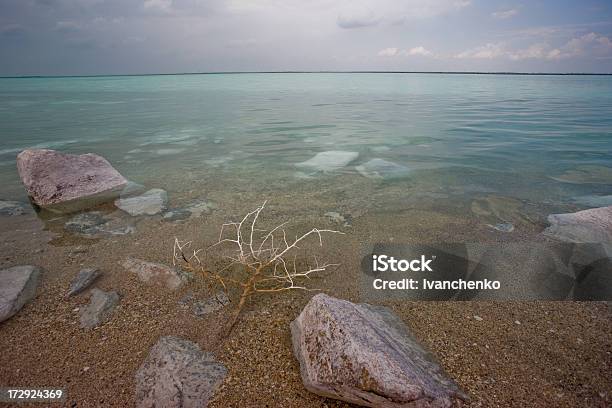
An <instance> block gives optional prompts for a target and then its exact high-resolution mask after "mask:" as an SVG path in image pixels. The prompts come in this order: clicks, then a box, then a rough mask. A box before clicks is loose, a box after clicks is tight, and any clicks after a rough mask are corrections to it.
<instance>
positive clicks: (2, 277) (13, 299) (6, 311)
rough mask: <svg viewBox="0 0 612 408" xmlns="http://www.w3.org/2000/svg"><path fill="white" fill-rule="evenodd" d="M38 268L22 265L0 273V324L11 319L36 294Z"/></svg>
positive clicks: (39, 269)
mask: <svg viewBox="0 0 612 408" xmlns="http://www.w3.org/2000/svg"><path fill="white" fill-rule="evenodd" d="M41 271H42V269H41V268H39V267H38V266H32V265H22V266H13V267H12V268H8V269H2V270H1V271H0V322H3V321H4V320H6V319H8V318H10V317H12V316H13V315H15V313H17V312H18V311H19V310H20V309H21V308H22V307H23V305H25V304H26V302H28V301H29V300H30V299H32V298H33V297H34V295H35V294H36V286H37V285H38V276H39V275H40V272H41Z"/></svg>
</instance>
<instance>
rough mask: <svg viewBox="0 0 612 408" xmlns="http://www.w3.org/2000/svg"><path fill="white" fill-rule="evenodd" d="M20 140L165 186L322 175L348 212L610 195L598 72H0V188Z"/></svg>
mask: <svg viewBox="0 0 612 408" xmlns="http://www.w3.org/2000/svg"><path fill="white" fill-rule="evenodd" d="M32 147H37V148H50V149H57V150H60V151H64V152H70V153H85V152H95V153H98V154H100V155H102V156H104V157H106V158H107V159H108V160H109V161H110V162H111V163H112V164H113V165H114V166H115V167H116V168H118V169H119V170H120V171H121V172H122V173H123V174H124V175H125V176H126V177H127V178H129V179H132V180H135V181H137V182H140V183H144V184H146V185H147V186H151V187H157V186H159V187H162V188H166V189H167V190H168V191H169V193H170V196H171V200H172V197H173V195H174V197H180V196H181V194H183V195H185V194H188V192H189V191H192V190H194V189H199V190H200V191H203V192H204V193H206V194H212V195H214V194H215V192H221V191H224V192H225V193H226V194H227V197H233V198H234V199H235V198H236V197H237V196H232V195H231V192H240V193H248V194H249V197H251V198H252V199H254V200H255V199H258V198H259V197H260V196H261V198H262V199H263V198H268V199H270V198H273V197H274V196H275V195H282V196H284V197H287V196H291V194H293V193H294V192H295V193H296V194H298V192H299V191H311V190H316V186H317V185H318V184H319V183H325V185H326V186H327V187H326V188H327V189H328V190H327V191H328V192H329V194H328V195H327V196H326V197H327V198H328V199H330V200H331V201H329V202H328V203H327V205H328V208H325V209H324V210H326V211H330V210H334V208H333V207H334V205H333V203H334V202H336V203H337V207H342V209H344V211H345V212H350V213H353V214H358V213H363V212H366V211H368V210H376V211H379V212H387V213H390V214H393V213H394V212H401V211H404V210H407V209H410V208H415V206H416V207H419V206H422V207H428V208H433V207H435V208H436V211H438V212H441V213H450V214H454V216H459V217H460V216H462V215H465V216H466V217H467V216H468V215H469V216H473V217H477V218H478V217H481V218H482V222H483V223H487V224H491V225H495V224H497V223H512V224H515V225H520V224H521V223H522V222H523V223H525V224H528V223H532V224H537V223H539V222H542V219H545V216H546V214H547V213H550V212H551V211H563V210H572V209H580V208H586V207H589V206H594V205H595V204H594V203H596V204H597V203H606V202H607V201H606V200H608V201H610V200H609V199H610V197H607V198H606V197H605V196H606V195H611V194H612V77H611V76H555V75H550V76H548V75H478V74H465V75H464V74H381V73H283V74H272V73H270V74H267V73H262V74H202V75H161V76H109V77H71V78H3V79H0V183H1V184H2V193H1V196H0V198H1V199H11V200H25V199H26V197H25V194H24V190H23V187H22V186H21V183H20V181H19V178H18V175H17V171H16V168H15V157H16V155H17V153H18V152H19V151H21V150H22V149H25V148H32ZM327 151H332V152H337V151H342V152H353V153H354V154H353V155H352V156H351V158H352V160H350V161H349V162H348V163H340V164H339V165H337V166H335V167H333V168H317V167H316V166H315V167H308V166H306V167H304V166H299V165H298V166H296V163H302V162H306V161H308V160H309V159H311V158H313V157H314V156H315V155H316V154H317V153H321V152H327ZM334 154H335V153H332V154H331V155H332V156H333V157H336V156H334ZM374 159H379V160H374ZM334 183H335V184H334ZM303 199H304V197H303V196H301V198H300V200H303ZM611 204H612V202H611V203H610V204H608V205H611ZM296 205H298V206H299V203H297V204H296ZM246 207H248V205H247V204H245V208H246ZM322 211H323V210H322ZM502 229H503V228H502Z"/></svg>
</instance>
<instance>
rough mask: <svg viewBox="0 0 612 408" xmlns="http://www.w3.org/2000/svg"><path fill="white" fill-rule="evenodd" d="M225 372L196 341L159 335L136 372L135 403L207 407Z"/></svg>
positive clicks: (141, 405)
mask: <svg viewBox="0 0 612 408" xmlns="http://www.w3.org/2000/svg"><path fill="white" fill-rule="evenodd" d="M226 375H227V369H226V368H225V367H224V366H223V364H221V363H219V362H217V361H216V360H215V357H214V355H213V354H212V353H205V352H202V351H201V350H200V347H198V345H197V344H195V343H192V342H190V341H188V340H184V339H181V338H178V337H172V336H166V337H162V338H160V339H159V341H158V342H157V343H156V344H155V345H154V346H153V348H151V351H150V352H149V355H148V357H147V359H146V360H145V361H144V362H143V363H142V365H141V366H140V368H139V369H138V371H137V372H136V406H137V407H138V408H153V407H164V408H179V407H180V408H196V407H197V408H201V407H206V406H207V405H208V401H209V400H210V398H211V397H212V396H213V394H214V393H215V391H216V390H217V389H218V387H219V386H220V385H221V383H222V382H223V379H224V378H225V376H226Z"/></svg>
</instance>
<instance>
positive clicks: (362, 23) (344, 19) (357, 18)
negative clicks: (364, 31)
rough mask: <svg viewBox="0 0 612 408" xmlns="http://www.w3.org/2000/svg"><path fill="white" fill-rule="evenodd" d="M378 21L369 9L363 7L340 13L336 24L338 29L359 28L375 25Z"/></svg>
mask: <svg viewBox="0 0 612 408" xmlns="http://www.w3.org/2000/svg"><path fill="white" fill-rule="evenodd" d="M379 21H380V18H379V17H376V16H375V15H374V12H373V11H372V10H371V9H369V8H367V7H363V8H356V9H352V10H348V11H344V12H342V13H340V14H339V15H338V20H337V24H338V27H340V28H361V27H368V26H373V25H376V24H378V23H379Z"/></svg>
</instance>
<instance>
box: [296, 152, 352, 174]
mask: <svg viewBox="0 0 612 408" xmlns="http://www.w3.org/2000/svg"><path fill="white" fill-rule="evenodd" d="M357 157H359V153H357V152H345V151H341V150H331V151H327V152H321V153H317V154H316V155H315V156H314V157H312V158H311V159H308V160H306V161H304V162H301V163H296V164H295V165H296V166H297V167H301V168H307V169H311V170H315V171H323V172H329V171H334V170H338V169H341V168H342V167H345V166H347V165H348V164H349V163H350V162H352V161H353V160H355V159H357Z"/></svg>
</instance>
